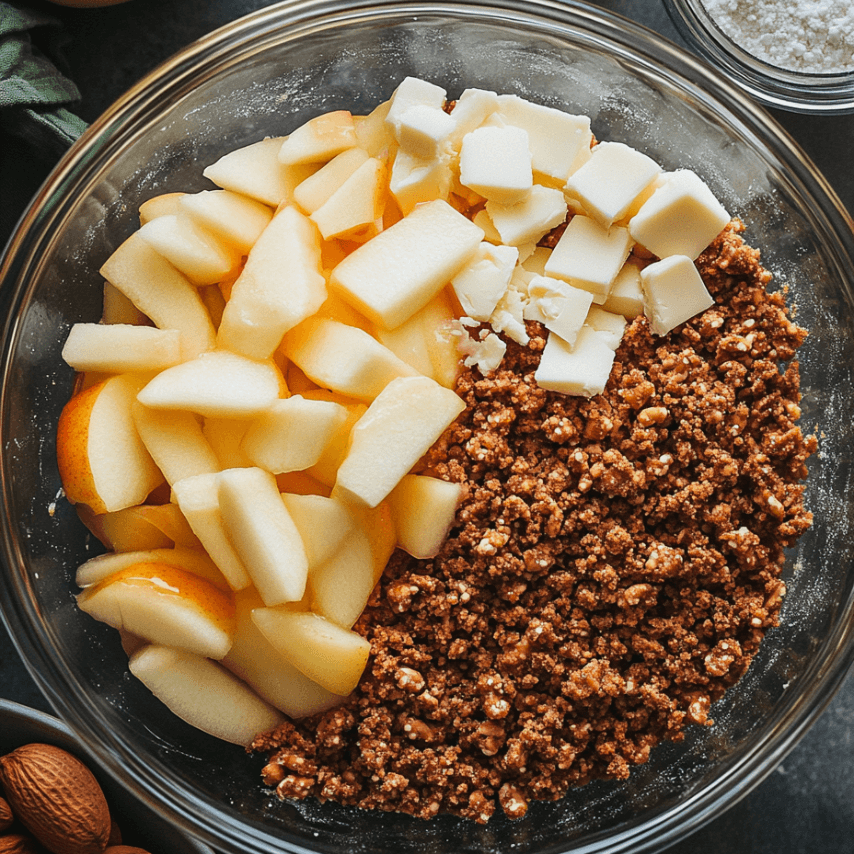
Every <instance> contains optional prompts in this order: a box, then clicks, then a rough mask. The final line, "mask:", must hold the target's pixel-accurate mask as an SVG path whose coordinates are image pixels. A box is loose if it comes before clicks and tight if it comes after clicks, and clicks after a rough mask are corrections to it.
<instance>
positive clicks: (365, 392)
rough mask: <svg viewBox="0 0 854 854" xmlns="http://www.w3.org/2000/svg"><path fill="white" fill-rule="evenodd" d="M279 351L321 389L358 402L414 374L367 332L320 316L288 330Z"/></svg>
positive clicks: (414, 373) (370, 397) (370, 398)
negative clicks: (397, 380) (396, 380)
mask: <svg viewBox="0 0 854 854" xmlns="http://www.w3.org/2000/svg"><path fill="white" fill-rule="evenodd" d="M282 350H283V352H284V353H285V355H286V356H287V357H288V358H289V359H291V360H292V361H293V362H295V363H296V364H297V365H299V367H300V368H302V370H303V371H304V372H305V374H306V376H308V377H309V379H312V380H314V382H316V383H317V384H318V385H319V386H321V387H322V388H328V389H331V390H332V391H337V392H339V393H340V394H344V395H348V396H350V397H355V398H358V399H359V400H365V401H371V400H373V399H374V398H375V397H376V396H377V395H378V394H379V393H380V392H381V391H382V390H383V389H384V388H385V387H386V386H387V385H388V383H389V382H391V381H392V380H394V379H396V378H398V377H412V376H415V375H416V371H415V369H414V368H412V367H411V366H410V365H407V364H406V362H404V361H402V360H401V359H399V358H398V357H397V356H395V354H394V353H392V352H391V350H389V349H388V348H387V347H384V346H383V345H382V344H380V343H379V342H378V341H377V340H376V339H374V338H372V337H371V336H370V335H368V333H367V332H364V331H363V330H361V329H356V328H355V327H353V326H346V325H345V324H343V323H338V321H335V320H329V319H327V318H323V317H310V318H309V319H308V320H306V321H304V322H303V323H301V324H300V325H299V326H298V327H297V328H296V329H293V330H291V332H289V333H288V334H287V336H286V337H285V340H284V342H283V343H282Z"/></svg>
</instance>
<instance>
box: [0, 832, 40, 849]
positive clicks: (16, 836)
mask: <svg viewBox="0 0 854 854" xmlns="http://www.w3.org/2000/svg"><path fill="white" fill-rule="evenodd" d="M38 850H39V849H38V848H37V847H36V843H35V840H34V839H33V838H32V837H31V836H24V835H23V834H21V833H7V834H6V835H5V836H0V854H38Z"/></svg>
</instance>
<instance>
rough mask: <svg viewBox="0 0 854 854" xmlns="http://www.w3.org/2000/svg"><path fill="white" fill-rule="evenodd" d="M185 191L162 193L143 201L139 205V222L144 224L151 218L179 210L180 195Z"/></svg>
mask: <svg viewBox="0 0 854 854" xmlns="http://www.w3.org/2000/svg"><path fill="white" fill-rule="evenodd" d="M184 195H186V194H185V193H163V194H161V195H159V196H153V197H152V198H150V199H148V200H147V201H144V202H143V203H142V204H141V205H140V206H139V224H140V225H145V224H146V223H147V222H151V220H153V219H157V218H158V217H161V216H167V215H168V214H176V213H178V211H179V210H181V197H182V196H184Z"/></svg>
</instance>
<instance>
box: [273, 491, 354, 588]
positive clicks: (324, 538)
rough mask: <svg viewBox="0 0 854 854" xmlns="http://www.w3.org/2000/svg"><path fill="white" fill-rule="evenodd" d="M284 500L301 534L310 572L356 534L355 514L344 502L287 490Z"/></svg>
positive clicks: (283, 496) (283, 495)
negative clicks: (350, 536)
mask: <svg viewBox="0 0 854 854" xmlns="http://www.w3.org/2000/svg"><path fill="white" fill-rule="evenodd" d="M282 501H284V502H285V507H287V508H288V513H289V514H290V516H291V519H293V520H294V525H296V527H297V530H298V531H299V533H300V536H301V537H302V541H303V545H304V546H305V553H306V557H307V558H308V567H309V572H311V570H312V567H314V566H317V565H318V564H321V563H323V562H324V561H325V560H327V559H328V558H330V557H331V556H332V555H333V554H334V553H335V552H336V551H337V550H338V549H339V548H340V546H341V544H342V543H343V542H344V540H345V538H346V537H348V536H349V535H350V534H352V533H353V530H354V528H355V520H354V518H353V514H352V513H351V512H350V509H349V508H348V507H347V505H345V504H343V503H342V502H341V501H337V500H336V499H334V498H326V497H324V496H322V495H299V494H297V493H287V492H285V493H282Z"/></svg>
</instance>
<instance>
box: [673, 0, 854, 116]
mask: <svg viewBox="0 0 854 854" xmlns="http://www.w3.org/2000/svg"><path fill="white" fill-rule="evenodd" d="M664 5H665V7H666V8H667V11H668V13H669V15H670V18H671V20H672V21H673V24H674V26H675V27H676V29H677V30H678V31H679V34H680V35H681V36H682V38H683V39H685V41H686V42H687V44H688V46H689V47H690V48H691V49H692V50H693V51H695V52H696V53H697V54H699V55H700V56H701V57H702V58H703V59H705V60H707V61H708V62H711V63H712V65H714V66H715V67H717V68H718V69H720V70H721V71H722V72H723V73H724V74H725V75H726V77H727V78H728V79H729V80H731V81H732V82H733V83H735V84H736V85H737V86H740V87H741V88H742V89H743V90H744V91H745V92H747V93H748V94H749V95H750V96H751V97H752V98H755V99H756V100H757V101H759V102H760V103H761V104H764V105H765V106H768V107H774V108H777V109H781V110H788V111H790V112H795V113H813V114H820V115H840V114H843V113H852V112H854V70H851V71H845V72H838V73H829V74H826V73H825V74H809V73H804V72H800V71H790V70H787V69H785V68H780V67H778V66H776V65H771V64H769V63H767V62H764V61H763V60H761V59H758V58H757V57H755V56H753V55H752V54H750V53H748V52H747V51H746V50H745V49H744V48H743V47H741V46H740V45H739V44H737V43H736V42H734V41H733V40H732V39H731V38H730V37H729V36H728V35H727V34H726V33H725V32H724V31H723V30H722V29H721V28H720V26H719V25H718V24H717V23H716V22H715V19H714V18H713V17H712V16H711V15H710V14H709V12H708V11H707V10H706V6H705V4H704V3H703V2H702V0H664Z"/></svg>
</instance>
